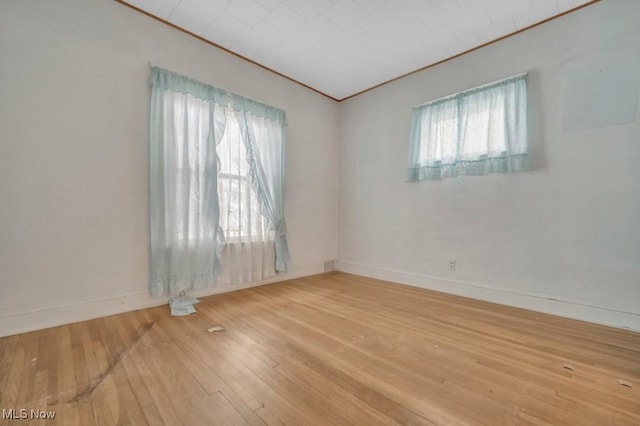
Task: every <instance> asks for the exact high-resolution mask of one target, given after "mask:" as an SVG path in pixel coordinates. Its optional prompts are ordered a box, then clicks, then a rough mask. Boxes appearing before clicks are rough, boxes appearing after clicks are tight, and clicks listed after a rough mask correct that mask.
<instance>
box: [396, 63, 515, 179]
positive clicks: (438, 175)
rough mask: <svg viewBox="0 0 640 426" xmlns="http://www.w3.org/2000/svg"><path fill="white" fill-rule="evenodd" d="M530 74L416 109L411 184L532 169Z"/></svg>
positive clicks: (410, 168)
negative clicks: (529, 150)
mask: <svg viewBox="0 0 640 426" xmlns="http://www.w3.org/2000/svg"><path fill="white" fill-rule="evenodd" d="M525 78H526V74H521V75H517V76H514V77H510V78H507V79H504V80H501V81H497V82H495V83H490V84H487V85H484V86H480V87H476V88H474V89H470V90H466V91H464V92H460V93H456V94H454V95H451V96H447V97H444V98H440V99H436V100H434V101H431V102H428V103H426V104H423V105H419V106H417V107H415V108H414V109H413V120H412V124H411V140H410V146H409V181H421V180H437V179H443V178H450V177H455V176H460V175H473V176H478V175H486V174H489V173H506V172H516V171H522V170H528V154H527V87H526V80H525Z"/></svg>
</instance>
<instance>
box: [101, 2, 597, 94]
mask: <svg viewBox="0 0 640 426" xmlns="http://www.w3.org/2000/svg"><path fill="white" fill-rule="evenodd" d="M114 1H115V2H117V3H119V4H121V5H123V6H126V7H128V8H130V9H132V10H134V11H136V12H139V13H142V14H143V15H146V16H148V17H150V18H152V19H155V20H156V21H159V22H161V23H163V24H165V25H168V26H169V27H171V28H174V29H176V30H178V31H181V32H183V33H185V34H188V35H190V36H191V37H194V38H196V39H198V40H200V41H203V42H205V43H207V44H208V45H211V46H213V47H216V48H218V49H220V50H222V51H224V52H226V53H229V54H231V55H233V56H235V57H237V58H239V59H242V60H244V61H246V62H248V63H250V64H253V65H256V66H258V67H260V68H262V69H264V70H266V71H269V72H271V73H273V74H275V75H277V76H279V77H282V78H284V79H286V80H289V81H291V82H293V83H295V84H297V85H299V86H302V87H304V88H306V89H309V90H311V91H313V92H315V93H317V94H319V95H322V96H324V97H326V98H328V99H331V100H333V101H335V102H343V101H346V100H348V99H352V98H354V97H356V96H359V95H362V94H363V93H367V92H369V91H372V90H374V89H377V88H379V87H382V86H385V85H387V84H390V83H393V82H394V81H397V80H400V79H402V78H405V77H407V76H410V75H413V74H416V73H419V72H421V71H424V70H427V69H429V68H433V67H435V66H437V65H441V64H443V63H445V62H449V61H451V60H454V59H456V58H459V57H461V56H464V55H466V54H468V53H471V52H475V51H476V50H479V49H482V48H483V47H486V46H489V45H491V44H494V43H497V42H499V41H502V40H505V39H508V38H510V37H513V36H516V35H518V34H520V33H523V32H525V31H528V30H530V29H532V28H536V27H538V26H540V25H543V24H546V23H547V22H550V21H553V20H555V19H557V18H560V17H563V16H565V15H568V14H571V13H573V12H576V11H578V10H580V9H584V8H586V7H588V6H592V5H594V4H596V3H599V2H600V1H602V0H591V1H590V2H588V3H585V4H582V5H579V6H577V7H574V8H572V9H569V10H566V11H564V12H561V13H558V14H556V15H553V16H551V17H549V18H546V19H544V20H542V21H540V22H536V23H535V24H532V25H529V26H527V27H524V28H520V29H519V30H516V31H513V32H511V33H509V34H506V35H504V36H501V37H498V38H496V39H494V40H491V41H488V42H486V43H483V44H480V45H478V46H476V47H473V48H471V49H468V50H465V51H464V52H461V53H458V54H456V55H453V56H450V57H447V58H445V59H443V60H441V61H438V62H434V63H431V64H427V65H425V66H423V67H421V68H418V69H415V70H413V71H409V72H407V73H405V74H402V75H399V76H397V77H394V78H392V79H389V80H386V81H383V82H382V83H378V84H376V85H374V86H371V87H369V88H366V89H364V90H360V91H359V92H357V93H354V94H352V95H349V96H345V97H343V98H335V97H333V96H331V95H329V94H327V93H324V92H322V91H320V90H318V89H316V88H314V87H312V86H309V85H308V84H305V83H302V82H301V81H299V80H296V79H294V78H292V77H290V76H288V75H286V74H283V73H281V72H279V71H276V70H274V69H273V68H270V67H268V66H266V65H263V64H261V63H259V62H257V61H254V60H253V59H250V58H247V57H246V56H243V55H241V54H239V53H237V52H234V51H233V50H231V49H228V48H226V47H223V46H221V45H219V44H216V43H215V42H213V41H211V40H208V39H206V38H204V37H202V36H199V35H197V34H195V33H193V32H191V31H188V30H186V29H184V28H182V27H180V26H178V25H175V24H173V23H171V22H169V21H167V20H165V19H162V18H159V17H157V16H155V15H153V14H151V13H149V12H147V11H145V10H143V9H140V8H138V7H136V6H134V5H132V4H129V3H127V2H126V1H125V0H114Z"/></svg>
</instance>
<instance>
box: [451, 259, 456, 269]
mask: <svg viewBox="0 0 640 426" xmlns="http://www.w3.org/2000/svg"><path fill="white" fill-rule="evenodd" d="M449 270H450V271H455V270H456V261H455V260H450V261H449Z"/></svg>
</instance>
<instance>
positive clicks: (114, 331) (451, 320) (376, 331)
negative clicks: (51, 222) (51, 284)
mask: <svg viewBox="0 0 640 426" xmlns="http://www.w3.org/2000/svg"><path fill="white" fill-rule="evenodd" d="M197 309H198V313H197V314H195V315H191V316H189V317H178V318H173V317H171V316H170V315H169V314H168V309H167V307H166V306H163V307H158V308H153V309H147V310H142V311H136V312H130V313H126V314H121V315H115V316H111V317H107V318H101V319H96V320H91V321H85V322H81V323H76V324H71V325H66V326H61V327H55V328H51V329H47V330H42V331H37V332H33V333H25V334H21V335H17V336H11V337H6V338H2V339H0V391H1V392H2V393H1V395H0V409H5V410H7V409H10V408H14V409H17V410H19V409H21V408H25V409H27V410H31V409H32V408H33V409H39V410H53V411H55V412H56V418H55V420H53V421H51V420H49V421H47V423H49V424H65V425H67V424H69V425H74V424H77V425H90V424H107V425H112V424H136V425H143V424H151V425H156V424H168V425H179V424H186V425H199V424H202V425H212V424H255V425H260V424H265V423H266V424H305V425H309V424H359V425H374V424H445V425H449V424H487V425H501V424H518V425H520V424H569V425H578V424H596V425H604V424H635V425H638V424H640V334H638V333H632V332H629V331H625V330H618V329H613V328H608V327H603V326H598V325H593V324H587V323H583V322H579V321H573V320H567V319H563V318H558V317H554V316H550V315H544V314H540V313H536V312H531V311H525V310H519V309H514V308H508V307H505V306H500V305H494V304H490V303H484V302H479V301H474V300H470V299H464V298H459V297H455V296H448V295H444V294H441V293H435V292H430V291H426V290H421V289H416V288H411V287H406V286H401V285H397V284H391V283H386V282H382V281H376V280H372V279H368V278H362V277H357V276H353V275H348V274H344V273H330V274H323V275H316V276H312V277H307V278H302V279H296V280H292V281H287V282H283V283H277V284H272V285H268V286H263V287H257V288H253V289H248V290H241V291H237V292H233V293H227V294H222V295H216V296H211V297H208V298H205V299H203V301H202V302H201V303H199V304H198V305H197ZM215 325H221V326H223V327H224V328H225V329H226V331H224V332H220V333H207V332H206V329H207V328H209V327H212V326H215ZM618 379H623V380H625V381H626V382H628V384H630V385H631V386H632V387H627V386H624V385H621V384H618V383H617V382H616V381H617V380H618ZM16 413H18V412H16ZM29 414H30V412H29ZM1 422H5V423H4V424H17V423H20V424H28V423H29V422H30V423H32V424H44V423H45V421H44V420H37V421H34V420H29V421H23V422H18V421H16V420H11V421H10V420H0V423H1Z"/></svg>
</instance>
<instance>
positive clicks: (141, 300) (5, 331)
mask: <svg viewBox="0 0 640 426" xmlns="http://www.w3.org/2000/svg"><path fill="white" fill-rule="evenodd" d="M322 272H324V265H323V264H318V265H309V266H303V267H299V268H295V269H291V270H290V271H288V272H287V273H285V274H277V275H275V276H273V277H271V278H269V279H266V280H262V281H256V282H251V283H245V284H242V285H238V286H231V285H230V286H223V287H216V288H211V289H207V290H202V291H199V292H197V293H195V294H193V296H195V297H205V296H210V295H213V294H219V293H226V292H229V291H234V290H240V289H243V288H249V287H257V286H260V285H264V284H269V283H273V282H277V281H285V280H290V279H293V278H300V277H306V276H308V275H314V274H320V273H322ZM167 301H168V298H166V297H164V298H163V297H151V295H150V294H149V292H148V291H146V290H145V291H140V292H132V293H126V294H120V295H115V296H112V297H106V298H97V299H93V300H85V301H81V302H76V303H70V304H66V305H59V306H52V307H49V308H46V309H38V310H31V311H22V312H13V313H7V314H4V313H3V314H1V315H0V337H3V336H11V335H14V334H19V333H26V332H28V331H34V330H42V329H44V328H49V327H55V326H58V325H63V324H70V323H74V322H78V321H85V320H89V319H93V318H101V317H106V316H109V315H115V314H120V313H122V312H129V311H135V310H136V309H144V308H149V307H152V306H159V305H164V304H166V303H167Z"/></svg>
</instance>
